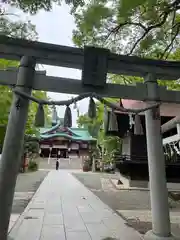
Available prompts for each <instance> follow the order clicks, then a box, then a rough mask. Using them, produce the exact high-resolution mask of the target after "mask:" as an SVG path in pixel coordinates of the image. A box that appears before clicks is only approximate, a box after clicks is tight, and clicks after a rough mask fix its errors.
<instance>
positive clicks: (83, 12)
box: [74, 0, 180, 58]
mask: <svg viewBox="0 0 180 240" xmlns="http://www.w3.org/2000/svg"><path fill="white" fill-rule="evenodd" d="M179 9H180V2H179V1H178V0H174V1H167V0H149V1H145V0H139V1H131V0H124V1H122V0H116V1H114V0H112V1H107V0H97V1H91V0H90V1H88V4H86V5H84V6H83V7H78V8H77V9H76V11H75V13H74V16H75V19H76V26H77V29H76V30H75V31H74V42H75V43H76V44H77V45H79V46H82V45H84V44H86V45H87V44H93V45H98V46H101V47H107V48H110V49H111V50H112V51H115V52H118V53H122V54H127V55H132V54H135V55H139V56H143V57H151V58H167V57H168V56H169V53H170V52H172V51H175V50H176V49H177V47H178V44H179V42H178V39H179V32H180V14H179V12H178V10H179Z"/></svg>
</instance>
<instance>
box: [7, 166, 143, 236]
mask: <svg viewBox="0 0 180 240" xmlns="http://www.w3.org/2000/svg"><path fill="white" fill-rule="evenodd" d="M108 237H109V238H112V239H117V240H118V239H120V240H132V239H133V240H141V239H142V237H141V235H140V234H139V233H138V232H137V231H135V230H134V229H133V228H131V227H128V226H127V225H126V222H125V221H124V220H123V219H122V218H121V217H119V215H117V214H116V213H115V212H113V211H112V210H111V209H110V208H109V207H108V206H107V205H106V204H104V203H103V202H102V201H101V200H100V199H99V198H98V197H97V196H95V195H94V194H93V193H92V192H91V191H89V190H88V189H87V188H86V187H84V185H82V184H81V183H80V182H79V181H78V180H76V179H75V178H74V177H73V176H72V175H71V174H70V173H69V172H68V171H63V170H60V171H55V170H53V171H51V172H50V173H49V174H48V175H47V177H46V178H45V180H44V181H43V183H42V184H41V186H40V188H39V189H38V191H37V192H36V194H35V195H34V197H33V198H32V200H31V202H30V203H29V205H28V207H27V208H26V210H25V212H24V213H23V214H22V215H21V216H20V218H19V219H18V221H17V222H16V224H15V225H14V227H13V228H12V230H11V231H10V234H9V239H13V240H24V239H26V240H30V239H31V240H32V239H33V240H47V239H53V240H56V239H58V240H59V239H61V240H77V239H83V240H103V239H106V238H108Z"/></svg>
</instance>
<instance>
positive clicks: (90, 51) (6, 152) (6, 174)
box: [0, 36, 180, 240]
mask: <svg viewBox="0 0 180 240" xmlns="http://www.w3.org/2000/svg"><path fill="white" fill-rule="evenodd" d="M0 57H1V58H5V59H9V60H18V61H19V60H20V59H21V60H20V66H19V70H18V72H16V71H14V70H0V84H4V85H9V86H14V87H15V89H16V90H19V91H21V92H23V93H26V94H31V92H32V89H35V90H43V91H51V92H60V93H70V94H82V93H86V92H94V93H97V94H99V95H100V96H102V97H112V98H125V99H134V100H142V101H146V102H147V105H148V104H149V102H151V103H152V102H156V103H157V102H173V103H180V92H177V91H168V90H166V88H165V87H160V86H158V83H157V79H161V80H165V79H168V80H177V79H178V78H179V77H180V62H168V61H158V60H149V59H141V58H138V57H128V56H122V55H116V54H113V53H110V52H109V51H108V50H106V49H99V48H93V47H85V49H84V50H83V49H79V48H73V47H65V46H58V45H52V44H46V43H41V42H30V41H26V40H19V39H11V38H8V37H3V36H1V37H0ZM38 63H41V64H47V65H53V66H61V67H68V68H76V69H82V80H81V81H79V80H76V79H65V78H60V77H51V76H46V74H44V73H40V72H36V71H35V65H36V64H38ZM107 73H114V74H120V75H129V76H140V77H143V78H144V83H143V84H137V85H136V86H125V85H119V84H110V83H106V76H107ZM28 105H29V100H28V99H26V98H20V97H19V96H18V95H17V94H14V97H13V102H12V106H11V112H10V115H9V121H8V126H7V131H6V136H5V140H4V146H3V151H2V159H1V163H0V240H7V238H8V237H7V235H8V224H9V219H10V214H11V208H12V202H13V196H14V189H15V184H16V178H17V174H18V170H19V165H20V155H21V152H22V145H23V137H24V130H25V124H26V119H27V114H28ZM145 116H146V132H147V148H148V164H149V175H150V196H151V208H152V231H149V232H147V233H146V234H145V237H144V238H145V239H149V240H150V239H157V240H158V239H159V240H162V239H166V240H170V239H174V237H173V236H172V235H171V229H170V218H169V207H168V192H167V187H166V177H165V161H164V154H163V145H162V138H161V123H160V113H159V106H158V107H156V108H153V109H150V110H147V111H146V114H145Z"/></svg>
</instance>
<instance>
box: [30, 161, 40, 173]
mask: <svg viewBox="0 0 180 240" xmlns="http://www.w3.org/2000/svg"><path fill="white" fill-rule="evenodd" d="M28 170H29V171H37V170H38V164H37V162H35V161H30V162H29V165H28Z"/></svg>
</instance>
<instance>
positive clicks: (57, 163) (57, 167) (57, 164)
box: [56, 159, 59, 170]
mask: <svg viewBox="0 0 180 240" xmlns="http://www.w3.org/2000/svg"><path fill="white" fill-rule="evenodd" d="M58 169H59V160H58V159H57V160H56V170H58Z"/></svg>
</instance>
